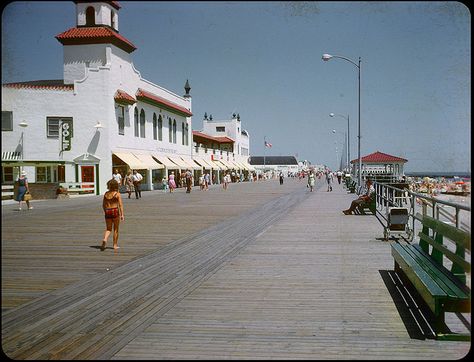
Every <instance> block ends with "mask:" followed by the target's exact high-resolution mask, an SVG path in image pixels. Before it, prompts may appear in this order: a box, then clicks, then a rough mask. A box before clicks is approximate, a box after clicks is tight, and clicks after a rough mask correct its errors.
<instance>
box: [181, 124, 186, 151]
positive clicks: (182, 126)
mask: <svg viewBox="0 0 474 362" xmlns="http://www.w3.org/2000/svg"><path fill="white" fill-rule="evenodd" d="M184 137H185V135H184V122H182V123H181V144H182V145H183V146H184V145H185V144H186V143H185V139H184Z"/></svg>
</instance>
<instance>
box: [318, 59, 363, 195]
mask: <svg viewBox="0 0 474 362" xmlns="http://www.w3.org/2000/svg"><path fill="white" fill-rule="evenodd" d="M332 58H339V59H343V60H346V61H348V62H349V63H352V64H353V65H355V66H356V67H357V69H358V71H359V125H358V126H359V134H358V136H357V139H358V142H357V149H358V159H359V177H358V183H359V186H361V185H362V159H361V158H360V57H359V63H358V64H357V63H356V62H354V61H352V60H350V59H349V58H346V57H343V56H340V55H331V54H323V56H322V59H323V61H325V62H327V61H329V60H331V59H332Z"/></svg>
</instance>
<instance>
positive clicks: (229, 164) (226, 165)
mask: <svg viewBox="0 0 474 362" xmlns="http://www.w3.org/2000/svg"><path fill="white" fill-rule="evenodd" d="M219 162H220V163H222V164H223V165H224V166H225V167H227V168H228V169H233V168H235V166H234V165H232V164H231V163H229V161H226V160H224V159H222V158H221V159H220V160H219Z"/></svg>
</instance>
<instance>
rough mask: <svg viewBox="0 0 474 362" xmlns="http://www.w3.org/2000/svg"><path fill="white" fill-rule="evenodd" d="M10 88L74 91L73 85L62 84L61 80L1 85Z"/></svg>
mask: <svg viewBox="0 0 474 362" xmlns="http://www.w3.org/2000/svg"><path fill="white" fill-rule="evenodd" d="M2 86H4V87H10V88H17V89H20V88H25V89H26V88H28V89H50V90H74V85H73V84H64V81H63V80H62V79H55V80H33V81H29V82H16V83H5V84H2Z"/></svg>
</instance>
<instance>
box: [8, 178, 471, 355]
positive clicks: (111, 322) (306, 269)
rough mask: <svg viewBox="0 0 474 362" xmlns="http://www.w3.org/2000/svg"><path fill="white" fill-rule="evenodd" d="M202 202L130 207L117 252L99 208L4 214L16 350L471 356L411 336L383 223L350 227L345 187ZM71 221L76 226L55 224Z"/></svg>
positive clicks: (252, 192) (457, 346) (217, 193)
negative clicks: (391, 280)
mask: <svg viewBox="0 0 474 362" xmlns="http://www.w3.org/2000/svg"><path fill="white" fill-rule="evenodd" d="M195 191H196V190H195ZM195 191H193V192H192V193H191V194H190V195H186V194H184V193H181V194H176V195H168V194H166V195H165V194H158V193H144V198H143V199H142V200H126V217H127V220H126V224H124V225H123V229H122V236H121V240H122V241H121V245H122V249H120V250H119V252H118V253H114V252H113V251H112V250H106V251H105V252H103V253H101V252H99V251H98V250H97V249H95V248H93V247H92V246H96V245H97V244H98V242H94V241H95V240H93V237H94V236H95V235H97V234H99V239H100V232H101V222H102V220H100V218H98V216H97V214H100V205H99V206H98V205H97V201H99V199H98V198H95V199H94V198H91V199H89V200H87V201H85V200H84V199H81V200H68V201H73V202H70V203H69V204H66V206H67V207H63V208H62V205H60V206H58V204H51V205H50V204H48V203H38V208H37V209H35V210H33V211H35V212H36V211H37V210H38V209H39V208H40V207H41V209H42V211H41V212H38V213H37V214H33V213H31V214H26V212H25V214H21V216H18V215H14V211H13V210H4V209H3V208H2V217H3V226H2V249H4V250H5V251H7V253H6V256H4V255H3V254H4V253H2V292H6V296H2V298H5V299H2V310H3V313H2V346H3V349H4V351H5V352H6V353H7V355H8V356H10V357H13V358H15V359H47V358H48V359H74V358H76V359H203V358H208V359H224V358H231V359H259V358H260V359H269V358H276V359H287V358H288V359H321V358H325V359H330V358H332V359H348V358H349V359H358V358H361V359H438V358H442V359H458V358H460V357H462V356H464V355H465V354H466V353H467V351H468V350H469V347H470V344H469V343H463V342H438V341H434V340H432V339H415V338H412V337H411V336H410V333H409V331H407V326H406V324H404V322H403V321H402V319H401V318H400V315H399V307H398V306H397V305H396V303H394V300H393V297H392V296H391V293H390V292H389V290H388V289H387V285H386V282H385V279H384V278H383V277H382V276H383V273H385V275H387V271H388V270H391V269H393V261H392V259H391V256H390V247H389V244H388V243H387V242H384V241H381V240H379V239H377V238H378V237H380V236H381V233H382V229H381V226H380V224H379V223H378V221H377V220H376V219H375V218H374V217H372V216H344V215H343V214H342V213H341V211H340V210H342V209H343V208H345V207H347V205H348V203H349V202H350V200H351V199H352V198H353V197H354V196H353V195H348V194H347V193H346V192H345V191H344V190H343V189H342V187H340V186H339V185H336V186H335V191H334V192H332V193H327V192H325V191H323V189H319V190H318V191H317V192H314V193H309V192H307V189H306V188H305V187H304V183H302V182H299V181H297V180H287V182H285V185H283V186H280V185H278V184H277V182H275V181H267V182H262V183H256V184H247V183H245V184H238V185H231V189H229V191H227V192H224V191H222V190H221V189H218V188H215V189H213V190H211V191H209V192H207V193H203V192H200V191H199V190H197V191H196V192H195ZM71 204H73V205H74V207H70V205H71ZM61 208H62V209H61ZM96 209H98V211H97V212H95V211H94V210H96ZM68 215H69V217H72V218H73V219H74V220H75V221H74V223H72V222H71V224H70V225H69V226H67V227H60V228H58V227H57V225H56V224H54V223H52V222H51V220H52V219H54V220H55V221H56V222H57V223H58V224H59V225H61V221H62V222H65V221H66V220H67V219H68ZM91 215H93V217H91ZM127 215H128V216H127ZM81 216H82V217H81ZM20 218H23V219H28V220H29V221H30V222H29V224H28V226H27V227H20V226H21V222H20V221H19V219H20ZM96 219H99V221H97V220H96ZM158 221H159V222H158ZM5 226H6V229H5V230H4V227H5ZM35 229H36V230H38V232H35ZM96 239H97V238H96ZM71 240H72V241H71ZM19 243H21V244H20V245H18V244H19ZM63 244H67V247H65V246H63ZM29 246H31V248H32V250H33V252H32V253H25V250H28V247H29ZM77 249H80V250H77ZM4 250H2V251H4ZM63 259H64V260H63ZM106 266H107V268H109V269H110V270H109V271H106V270H104V269H106ZM68 271H69V272H68ZM63 273H65V274H66V275H67V277H66V278H63V277H62V274H63ZM4 274H5V277H4ZM64 279H66V280H64ZM16 281H21V283H20V285H21V287H17V286H16ZM2 294H4V293H2ZM20 296H21V297H22V298H20ZM4 301H5V303H6V304H7V305H5V306H4V305H3V303H4ZM22 301H23V302H22Z"/></svg>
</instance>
